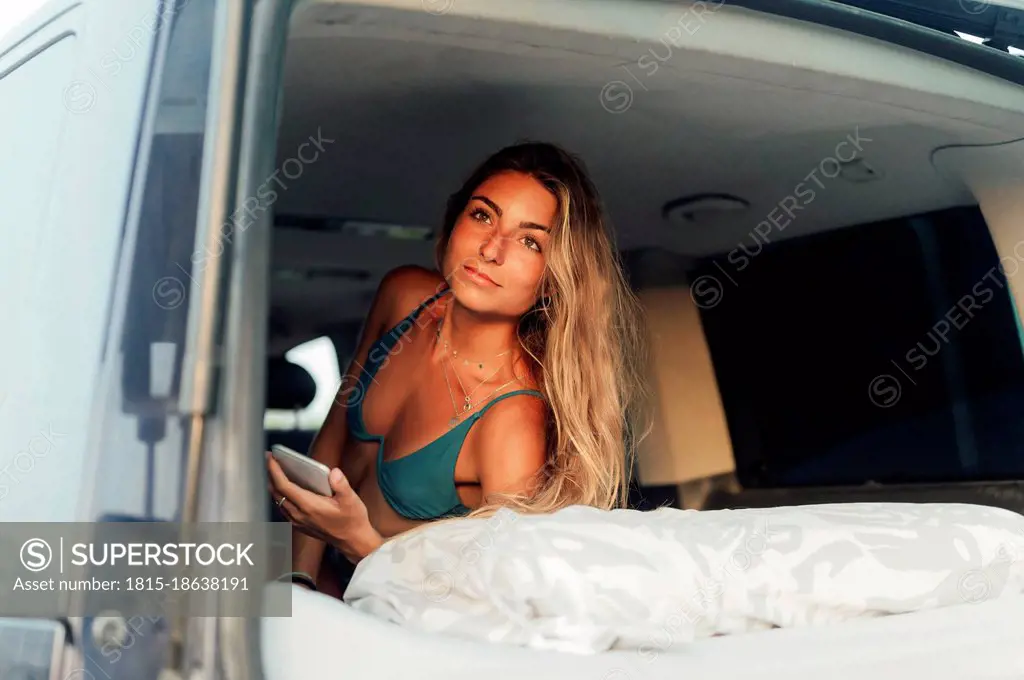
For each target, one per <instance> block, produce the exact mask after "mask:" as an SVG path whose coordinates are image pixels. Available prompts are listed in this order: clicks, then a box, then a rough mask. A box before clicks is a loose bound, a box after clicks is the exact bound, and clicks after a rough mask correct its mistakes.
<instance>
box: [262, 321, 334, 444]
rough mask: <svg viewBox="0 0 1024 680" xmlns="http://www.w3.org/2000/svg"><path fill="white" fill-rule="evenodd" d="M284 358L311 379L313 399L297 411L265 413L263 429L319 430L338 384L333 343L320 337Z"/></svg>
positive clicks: (290, 351) (276, 410)
mask: <svg viewBox="0 0 1024 680" xmlns="http://www.w3.org/2000/svg"><path fill="white" fill-rule="evenodd" d="M284 357H285V359H287V360H288V361H290V362H292V363H293V364H297V365H299V366H301V367H302V368H304V369H306V370H307V371H308V372H309V374H310V375H311V376H313V381H314V382H315V383H316V396H315V397H314V398H313V401H312V402H310V404H309V405H308V406H306V408H304V409H302V410H301V411H286V410H281V409H267V412H266V416H265V417H264V420H263V427H264V429H266V430H319V429H320V426H321V425H322V424H323V422H324V419H325V418H326V417H327V412H328V411H329V410H330V409H331V402H333V401H334V395H335V394H337V393H338V386H339V385H340V384H341V370H340V369H339V368H338V354H337V352H336V351H335V349H334V343H333V342H331V339H330V338H328V337H327V336H322V337H319V338H317V339H315V340H310V341H309V342H304V343H302V344H301V345H299V346H298V347H293V348H292V349H290V350H288V352H286V353H285V355H284Z"/></svg>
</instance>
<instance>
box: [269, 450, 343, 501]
mask: <svg viewBox="0 0 1024 680" xmlns="http://www.w3.org/2000/svg"><path fill="white" fill-rule="evenodd" d="M270 454H271V455H272V456H273V457H274V460H276V461H277V462H278V464H279V465H280V466H281V469H282V470H284V474H285V476H286V477H287V478H288V480H289V481H290V482H292V483H293V484H298V485H299V486H301V487H302V488H303V489H306V490H307V491H312V492H313V493H317V494H320V495H321V496H333V495H334V489H332V488H331V484H330V482H329V481H328V480H327V477H328V475H330V473H331V471H330V470H329V469H328V468H327V466H326V465H324V464H323V463H321V462H319V461H315V460H313V459H312V458H310V457H309V456H303V455H302V454H301V453H298V452H297V451H294V450H292V449H289V448H288V447H287V446H282V445H280V444H274V445H273V446H271V447H270Z"/></svg>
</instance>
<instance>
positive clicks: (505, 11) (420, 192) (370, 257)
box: [272, 0, 1024, 339]
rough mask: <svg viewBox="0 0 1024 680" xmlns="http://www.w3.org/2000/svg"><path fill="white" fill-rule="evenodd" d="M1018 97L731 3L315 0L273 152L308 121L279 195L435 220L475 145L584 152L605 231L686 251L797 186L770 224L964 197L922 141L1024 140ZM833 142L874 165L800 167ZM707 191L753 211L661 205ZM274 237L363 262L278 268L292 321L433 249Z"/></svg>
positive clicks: (1023, 96)
mask: <svg viewBox="0 0 1024 680" xmlns="http://www.w3.org/2000/svg"><path fill="white" fill-rule="evenodd" d="M439 4H443V5H444V6H445V7H446V11H445V12H444V13H443V14H431V13H430V12H427V11H425V10H424V7H428V8H429V7H437V6H438V5H439ZM541 4H542V5H543V10H544V11H543V12H540V11H539V9H540V8H541ZM678 27H682V29H684V30H680V29H679V28H678ZM979 49H983V48H980V47H979ZM659 57H660V60H659ZM655 66H656V70H655ZM627 87H628V88H629V89H627ZM602 97H603V98H602ZM627 98H628V99H627ZM627 102H628V103H629V106H628V107H624V104H625V103H627ZM623 108H625V110H622V109H623ZM609 109H611V111H610V110H609ZM1022 111H1024V90H1022V89H1021V88H1019V87H1017V86H1014V85H1011V84H1008V83H1005V82H1003V81H1000V80H997V79H995V78H993V77H990V76H988V75H985V74H981V73H978V72H974V71H971V70H969V69H967V68H964V67H961V66H959V65H955V64H951V63H948V62H944V61H942V60H940V59H937V58H934V57H930V56H927V55H922V54H919V53H916V52H913V51H910V50H907V49H904V48H900V47H896V46H893V45H889V44H886V43H882V42H879V41H875V40H870V39H866V38H862V37H859V36H855V35H851V34H847V33H843V32H840V31H836V30H833V29H826V28H822V27H819V26H815V25H812V24H806V23H801V22H796V21H789V20H786V19H784V18H779V17H776V16H769V15H764V14H759V13H756V12H751V11H749V10H744V9H738V8H733V7H729V6H724V7H721V8H719V9H716V10H713V13H712V14H711V15H705V16H703V17H701V16H700V15H699V14H694V9H693V8H691V7H689V6H687V5H686V4H685V3H683V4H673V5H670V6H669V5H665V4H663V3H660V2H656V1H652V2H641V1H638V0H629V1H628V2H627V1H625V0H623V2H609V1H601V0H544V2H543V3H538V2H530V1H528V0H518V2H517V3H494V2H493V1H492V0H456V1H455V2H451V0H446V2H444V3H441V2H440V0H432V2H431V3H422V2H421V0H378V1H376V2H371V1H370V0H366V2H364V3H359V4H353V3H345V4H340V3H335V4H324V3H318V4H309V5H306V6H305V7H304V8H303V9H302V10H300V11H299V12H298V13H296V15H295V16H294V17H293V23H292V27H291V33H290V40H289V42H288V46H287V56H286V64H285V73H284V110H283V119H282V126H281V131H280V138H279V140H278V143H279V151H278V155H279V166H278V167H281V165H280V164H281V163H284V161H285V160H287V159H288V158H292V157H295V155H296V150H297V148H298V147H299V145H300V144H302V143H303V141H305V140H307V139H308V138H309V137H310V136H312V137H313V138H314V139H315V138H316V137H317V136H318V134H320V135H322V136H323V137H324V138H327V139H330V140H333V142H331V143H325V144H324V152H323V153H322V154H321V155H320V157H319V158H318V159H317V160H316V161H314V162H312V163H309V164H306V165H304V166H303V169H302V172H301V175H300V176H298V177H296V178H295V179H294V180H290V179H285V178H283V177H282V178H281V181H282V182H284V183H285V184H287V190H286V191H283V192H280V193H281V195H280V197H279V199H278V200H277V203H276V204H275V205H274V210H275V211H276V212H277V213H278V214H286V215H297V216H319V217H335V218H347V219H359V220H372V221H380V222H385V223H396V224H401V225H408V226H425V227H430V228H436V227H437V226H438V223H439V220H440V217H441V214H442V212H443V208H444V202H445V199H446V198H447V196H448V194H450V193H451V192H452V191H454V190H455V189H456V188H457V187H458V186H459V184H460V183H461V181H462V180H463V178H464V177H465V176H466V175H467V174H468V172H469V171H470V170H471V169H472V167H473V166H474V165H475V164H476V163H478V162H479V161H481V160H483V158H485V157H486V156H487V155H488V154H489V153H491V152H492V151H495V150H497V149H498V148H500V147H501V146H504V145H506V144H510V143H513V142H516V141H519V140H522V139H539V140H549V141H553V142H556V143H558V144H561V145H563V146H565V147H567V148H568V149H570V150H571V151H573V152H576V153H578V154H579V155H580V156H582V158H583V159H584V161H585V163H586V164H587V166H588V168H589V169H590V171H591V174H592V175H593V177H594V180H595V182H596V183H597V186H598V188H599V190H600V191H601V193H602V197H603V199H604V202H605V204H606V207H607V209H608V212H609V215H610V218H611V222H612V224H613V226H614V228H615V229H616V232H617V235H618V238H619V243H620V248H622V249H623V250H640V249H648V248H656V249H662V250H665V251H668V252H670V253H675V254H678V255H679V256H680V257H681V258H689V257H695V256H701V255H707V254H713V253H717V252H724V251H728V250H731V249H732V248H735V247H736V246H737V245H738V244H740V243H752V236H751V235H752V233H753V229H754V227H755V226H756V225H757V224H758V223H759V222H762V221H763V220H765V219H766V218H767V216H768V215H769V214H770V213H771V212H772V210H773V209H774V208H776V207H777V206H778V205H779V203H780V202H781V201H783V199H785V198H786V197H791V196H793V195H794V192H795V190H796V188H797V187H798V185H800V184H801V182H804V183H806V185H807V186H809V187H810V188H812V189H814V190H815V197H814V199H813V200H812V201H810V202H807V201H806V200H803V201H801V203H803V204H804V205H803V209H802V210H800V212H797V213H795V218H794V219H793V220H792V221H791V222H790V223H789V224H788V226H786V227H785V231H784V232H779V231H778V230H774V231H773V233H772V235H771V239H772V240H779V239H781V238H791V237H794V236H799V235H804V234H808V233H813V232H816V231H820V230H823V229H831V228H838V227H843V226H847V225H852V224H859V223H864V222H869V221H873V220H880V219H885V218H889V217H894V216H900V215H905V214H908V213H914V212H921V211H926V210H933V209H939V208H944V207H949V206H953V205H962V204H970V203H973V202H974V200H973V198H972V196H971V194H970V193H969V192H968V191H967V190H966V189H965V188H964V187H963V186H962V185H961V184H960V183H958V182H956V181H950V180H949V179H948V178H943V177H942V176H940V175H939V174H938V172H937V171H936V170H935V169H934V168H933V167H932V164H931V160H930V157H931V153H932V152H933V151H934V150H935V149H937V148H939V147H943V146H949V145H958V144H993V143H1001V142H1006V141H1010V140H1013V139H1017V138H1021V137H1024V114H1022V113H1021V112H1022ZM858 131H859V133H858ZM848 138H859V139H861V140H863V141H862V142H861V146H862V149H863V153H862V154H861V155H862V157H863V158H864V159H865V160H866V162H867V163H868V164H869V165H870V166H871V167H872V168H874V169H875V170H876V171H877V172H878V173H879V175H880V178H879V179H877V180H876V181H871V182H863V183H858V182H851V181H847V180H845V179H842V178H841V177H840V178H834V179H828V178H827V177H824V176H823V175H822V174H821V170H820V169H819V170H818V175H817V177H818V178H819V180H820V182H821V185H818V184H816V183H815V180H809V179H808V175H809V174H810V173H812V172H813V171H815V169H816V168H819V167H820V165H821V163H822V161H824V160H825V159H828V158H832V157H835V155H836V146H837V145H838V144H839V143H840V142H842V141H843V140H844V139H848ZM850 150H851V147H850V146H846V147H844V148H843V149H842V150H841V155H843V156H844V157H848V155H849V154H850ZM306 155H307V157H308V155H309V152H306ZM292 167H293V168H294V165H293V166H292ZM825 168H826V170H827V171H828V174H831V173H832V172H833V171H834V170H833V169H834V165H832V166H829V165H828V164H826V166H825ZM289 174H290V175H292V176H294V175H295V172H294V170H293V171H292V172H290V173H289ZM704 193H714V194H723V193H724V194H732V195H735V196H738V197H741V198H742V199H744V200H746V201H747V202H748V203H749V209H747V210H745V211H742V212H729V213H723V214H721V215H715V216H711V217H709V218H707V219H705V220H703V221H702V222H700V223H698V224H690V225H681V224H674V223H672V224H670V223H668V222H667V221H666V220H664V219H663V217H662V208H663V206H664V205H665V204H666V203H667V202H669V201H672V200H674V199H677V198H679V197H682V196H689V195H695V194H704ZM777 214H778V212H776V215H777ZM274 249H275V251H274V266H275V269H289V270H302V269H304V268H324V267H331V268H336V269H342V270H352V271H356V272H359V271H362V272H364V273H368V274H369V275H368V276H363V277H359V276H349V277H345V278H343V279H338V278H331V277H323V278H317V279H301V278H298V279H292V280H274V281H273V282H272V294H273V308H274V312H273V318H274V319H275V321H276V322H277V323H279V324H283V325H285V326H290V327H291V331H290V332H289V333H288V335H290V336H296V335H298V336H301V335H303V334H311V333H315V332H318V331H316V330H315V329H314V328H313V326H316V325H317V324H319V323H322V322H330V323H338V322H346V321H356V322H357V321H358V320H359V319H360V318H361V316H362V314H363V313H365V310H366V305H367V304H368V302H369V299H370V296H371V295H372V292H373V290H374V289H375V288H376V284H377V281H378V280H379V277H380V275H381V274H383V273H384V272H385V271H387V270H388V269H390V268H392V267H394V266H396V265H398V264H402V263H408V262H412V263H420V264H423V265H427V266H429V265H430V264H431V262H432V243H431V242H429V241H402V240H390V239H384V238H374V237H366V236H356V235H350V234H339V233H320V232H315V231H305V230H289V229H278V230H277V234H276V235H275V241H274ZM307 326H309V328H307ZM293 339H294V337H293Z"/></svg>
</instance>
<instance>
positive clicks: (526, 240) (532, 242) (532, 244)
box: [523, 236, 540, 253]
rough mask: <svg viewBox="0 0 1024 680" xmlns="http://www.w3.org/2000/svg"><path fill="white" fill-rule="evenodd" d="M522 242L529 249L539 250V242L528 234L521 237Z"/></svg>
mask: <svg viewBox="0 0 1024 680" xmlns="http://www.w3.org/2000/svg"><path fill="white" fill-rule="evenodd" d="M523 244H524V245H526V247H527V248H529V249H531V250H536V251H537V252H538V253H539V252H540V243H538V242H537V240H536V239H534V238H532V237H530V236H524V237H523Z"/></svg>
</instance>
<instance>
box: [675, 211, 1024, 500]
mask: <svg viewBox="0 0 1024 680" xmlns="http://www.w3.org/2000/svg"><path fill="white" fill-rule="evenodd" d="M741 265H742V268H741ZM1004 265H1005V266H1006V268H1007V269H1006V272H1007V273H1009V274H1010V275H1012V274H1013V272H1014V271H1015V269H1014V267H1015V266H1020V265H1021V263H1019V262H1018V263H1013V262H1009V261H1006V260H1004ZM726 268H728V269H726ZM723 269H726V271H729V273H730V276H729V277H724V276H723V275H722V274H721V271H722V270H723ZM690 276H691V280H692V281H695V282H696V281H698V280H702V281H703V282H704V283H707V281H709V280H710V279H708V278H707V277H711V276H714V277H716V280H718V281H719V282H720V283H721V284H722V285H723V291H722V295H721V300H720V303H719V304H716V305H714V306H713V307H712V306H707V307H706V308H705V309H703V310H702V322H703V324H704V327H705V330H706V333H707V337H708V342H709V345H710V348H711V354H712V358H713V360H714V364H715V371H716V374H717V377H718V380H719V386H720V389H721V393H722V399H723V405H724V407H725V410H726V415H727V419H728V423H729V429H730V435H731V437H732V441H733V445H734V450H735V457H736V463H737V473H738V475H739V477H740V479H741V482H742V483H743V484H744V486H747V487H770V486H800V485H837V484H863V483H866V482H869V481H875V482H880V483H886V482H889V483H897V482H926V481H927V482H942V481H963V480H995V479H1007V478H1015V479H1020V478H1021V477H1022V476H1024V418H1022V417H1020V414H1021V413H1024V355H1022V349H1021V335H1020V330H1019V324H1018V321H1017V319H1016V314H1015V312H1014V308H1013V305H1012V302H1011V298H1010V296H1009V291H1008V288H1007V284H1006V278H1005V277H1004V273H1003V271H1002V270H1001V268H1000V262H999V258H998V256H997V254H996V251H995V247H994V245H993V243H992V240H991V237H990V235H989V232H988V229H987V227H986V225H985V222H984V219H983V218H982V216H981V213H980V211H979V210H978V209H977V208H974V207H966V208H956V209H952V210H945V211H941V212H936V213H931V214H927V215H921V216H916V217H913V218H907V219H899V220H891V221H886V222H881V223H876V224H867V225H861V226H858V227H853V228H848V229H842V230H837V231H833V232H829V233H825V234H820V235H816V236H813V237H805V238H800V239H794V240H791V241H785V242H780V243H776V244H770V245H764V244H761V247H760V248H754V247H753V246H752V245H751V244H748V245H747V247H746V251H744V250H740V251H739V255H737V254H736V253H731V254H724V255H722V256H720V257H715V258H710V259H707V260H705V261H702V262H700V263H699V264H698V265H697V267H696V269H695V270H694V271H692V272H691V273H690ZM701 277H705V278H704V279H701Z"/></svg>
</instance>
